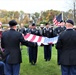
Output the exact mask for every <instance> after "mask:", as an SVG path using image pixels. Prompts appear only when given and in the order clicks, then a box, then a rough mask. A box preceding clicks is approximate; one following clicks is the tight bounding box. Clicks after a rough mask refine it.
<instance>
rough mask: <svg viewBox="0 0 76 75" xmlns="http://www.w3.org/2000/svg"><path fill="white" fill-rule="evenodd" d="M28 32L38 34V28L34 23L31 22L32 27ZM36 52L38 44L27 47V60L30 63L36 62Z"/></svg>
mask: <svg viewBox="0 0 76 75" xmlns="http://www.w3.org/2000/svg"><path fill="white" fill-rule="evenodd" d="M30 33H31V34H34V35H40V33H39V30H38V29H36V24H35V23H32V29H31V31H30ZM37 52H38V46H35V47H29V62H30V63H31V64H32V65H35V64H36V62H37Z"/></svg>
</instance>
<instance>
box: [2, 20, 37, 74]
mask: <svg viewBox="0 0 76 75" xmlns="http://www.w3.org/2000/svg"><path fill="white" fill-rule="evenodd" d="M16 25H17V22H16V21H15V20H11V21H9V26H10V30H8V31H5V32H3V33H2V38H1V46H2V48H4V49H5V50H4V54H5V56H6V62H5V66H6V75H19V70H20V63H21V62H22V58H21V57H22V56H21V50H20V43H21V44H23V45H26V46H36V43H32V42H28V41H25V40H24V38H23V36H22V34H21V33H20V32H18V31H16V28H17V27H16Z"/></svg>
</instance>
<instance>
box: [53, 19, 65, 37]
mask: <svg viewBox="0 0 76 75" xmlns="http://www.w3.org/2000/svg"><path fill="white" fill-rule="evenodd" d="M64 30H66V27H65V21H63V20H61V21H60V26H58V27H57V28H55V29H54V34H55V35H56V36H57V35H59V34H60V33H61V32H63V31H64Z"/></svg>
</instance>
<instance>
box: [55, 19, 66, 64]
mask: <svg viewBox="0 0 76 75" xmlns="http://www.w3.org/2000/svg"><path fill="white" fill-rule="evenodd" d="M65 30H66V27H65V21H64V20H61V21H60V26H58V27H57V28H55V29H54V35H55V36H57V35H60V34H61V33H62V32H63V31H65ZM60 52H61V50H58V52H57V53H58V64H60V60H59V57H60Z"/></svg>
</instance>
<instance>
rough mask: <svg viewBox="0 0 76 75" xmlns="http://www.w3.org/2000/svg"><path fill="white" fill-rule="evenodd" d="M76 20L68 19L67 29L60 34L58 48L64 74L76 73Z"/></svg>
mask: <svg viewBox="0 0 76 75" xmlns="http://www.w3.org/2000/svg"><path fill="white" fill-rule="evenodd" d="M73 25H74V22H73V21H72V20H67V21H66V28H67V29H66V30H65V31H64V32H62V33H61V34H60V35H59V38H58V41H57V44H56V48H57V50H61V52H60V57H59V60H60V65H61V72H62V75H76V31H75V30H74V29H73Z"/></svg>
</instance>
